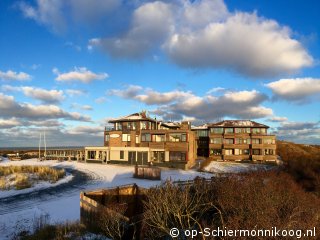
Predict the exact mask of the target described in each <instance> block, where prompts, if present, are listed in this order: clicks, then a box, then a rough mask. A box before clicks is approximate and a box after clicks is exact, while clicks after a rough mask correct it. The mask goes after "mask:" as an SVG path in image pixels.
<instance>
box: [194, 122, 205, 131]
mask: <svg viewBox="0 0 320 240" xmlns="http://www.w3.org/2000/svg"><path fill="white" fill-rule="evenodd" d="M206 129H208V123H205V124H202V125H199V126H192V127H191V130H206Z"/></svg>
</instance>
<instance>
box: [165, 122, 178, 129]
mask: <svg viewBox="0 0 320 240" xmlns="http://www.w3.org/2000/svg"><path fill="white" fill-rule="evenodd" d="M161 125H162V126H166V127H168V128H179V127H180V123H178V122H161Z"/></svg>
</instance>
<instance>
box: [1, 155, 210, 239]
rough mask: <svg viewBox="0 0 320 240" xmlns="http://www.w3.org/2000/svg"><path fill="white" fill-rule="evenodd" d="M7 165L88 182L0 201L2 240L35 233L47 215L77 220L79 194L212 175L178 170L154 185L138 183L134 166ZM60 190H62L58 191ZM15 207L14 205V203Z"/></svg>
mask: <svg viewBox="0 0 320 240" xmlns="http://www.w3.org/2000/svg"><path fill="white" fill-rule="evenodd" d="M5 165H48V166H55V167H63V168H68V169H71V170H72V169H73V170H74V171H75V176H78V174H76V173H77V172H80V174H79V176H80V175H81V173H85V175H86V177H87V178H88V179H89V181H83V182H82V183H81V182H80V184H79V182H78V184H74V185H72V184H73V182H74V180H72V181H70V182H69V183H70V184H71V185H72V186H71V187H70V186H69V187H70V188H67V190H66V189H65V188H61V186H62V185H59V186H56V187H54V188H52V189H51V190H48V189H42V190H40V191H39V192H35V193H28V194H23V195H18V196H16V197H15V198H20V199H19V201H17V200H13V198H11V201H10V198H3V199H0V239H9V238H10V236H11V234H12V233H13V232H16V231H17V230H23V229H26V230H32V229H31V227H32V223H33V219H34V218H36V217H38V216H40V215H44V214H48V215H49V216H50V219H51V221H52V222H61V221H70V220H78V219H79V216H80V207H79V195H80V191H83V190H93V189H98V188H107V187H114V186H118V185H124V184H131V183H136V184H137V185H139V186H143V187H147V188H148V187H151V186H154V185H157V184H161V182H162V181H165V180H167V179H171V180H172V181H176V180H183V181H184V180H192V179H194V178H195V177H196V176H201V177H206V178H209V177H211V176H212V174H210V173H201V172H197V171H192V170H190V171H183V170H176V169H163V170H162V180H161V181H152V180H144V179H135V178H133V177H132V175H133V170H134V167H133V166H123V165H102V164H94V163H90V164H88V163H79V162H57V161H45V162H39V161H37V160H35V159H32V160H24V161H18V162H9V161H3V162H0V166H5ZM59 189H60V190H59ZM11 202H12V203H13V204H12V203H11Z"/></svg>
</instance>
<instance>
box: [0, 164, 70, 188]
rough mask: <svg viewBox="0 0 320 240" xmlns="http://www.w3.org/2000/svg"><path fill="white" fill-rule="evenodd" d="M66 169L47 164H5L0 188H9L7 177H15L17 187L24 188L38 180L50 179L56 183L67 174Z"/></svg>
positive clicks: (1, 172)
mask: <svg viewBox="0 0 320 240" xmlns="http://www.w3.org/2000/svg"><path fill="white" fill-rule="evenodd" d="M65 174H66V173H65V170H64V169H55V168H52V167H47V166H3V167H0V189H1V190H8V189H9V188H10V186H9V185H8V180H7V177H8V176H11V177H12V178H14V185H15V188H16V189H24V188H29V187H31V186H32V184H33V182H36V181H49V182H51V183H55V182H56V181H58V180H59V179H60V178H63V177H64V176H65Z"/></svg>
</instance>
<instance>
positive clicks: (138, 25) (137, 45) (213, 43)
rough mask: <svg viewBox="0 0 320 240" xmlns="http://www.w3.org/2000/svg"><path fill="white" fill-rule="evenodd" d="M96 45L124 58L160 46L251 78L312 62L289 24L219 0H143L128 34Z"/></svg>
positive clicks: (180, 58) (185, 59) (192, 62)
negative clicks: (146, 0)
mask: <svg viewBox="0 0 320 240" xmlns="http://www.w3.org/2000/svg"><path fill="white" fill-rule="evenodd" d="M172 12H174V13H175V14H174V17H173V16H172ZM139 19H141V20H143V21H140V20H139ZM155 33H156V34H155ZM94 46H98V47H100V48H102V49H103V50H104V51H106V52H108V53H109V54H110V55H111V56H114V57H122V58H137V57H142V56H144V55H146V54H147V53H148V52H149V51H150V50H151V49H158V48H160V49H163V50H164V52H165V53H166V54H167V55H168V56H169V58H170V59H171V60H172V61H173V62H174V63H176V64H177V65H179V66H181V67H186V68H195V69H199V68H214V69H216V68H221V69H229V70H233V71H235V72H237V73H240V74H243V75H246V76H251V77H266V76H267V77H269V76H277V75H283V74H290V73H294V72H296V71H298V70H299V69H301V68H303V67H308V66H311V65H312V64H313V61H314V60H313V58H312V57H311V56H310V55H309V53H308V52H307V50H306V49H305V48H304V47H303V46H302V44H301V43H300V42H299V41H298V40H296V39H294V38H293V37H292V32H291V30H290V29H289V28H288V27H286V26H281V25H280V24H279V23H278V22H276V21H275V20H269V19H265V18H263V17H260V16H258V15H257V14H256V13H245V12H235V13H232V12H229V11H228V9H227V7H226V5H225V4H224V2H223V1H221V0H198V1H193V2H191V1H177V2H175V1H173V2H171V3H164V2H151V3H145V4H143V5H141V6H139V7H138V8H137V9H136V10H135V11H134V14H133V17H132V25H131V28H130V29H129V30H128V32H127V33H126V34H124V35H123V36H122V37H114V38H112V37H111V38H110V37H108V38H95V39H92V40H90V41H89V48H90V49H92V47H94Z"/></svg>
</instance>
